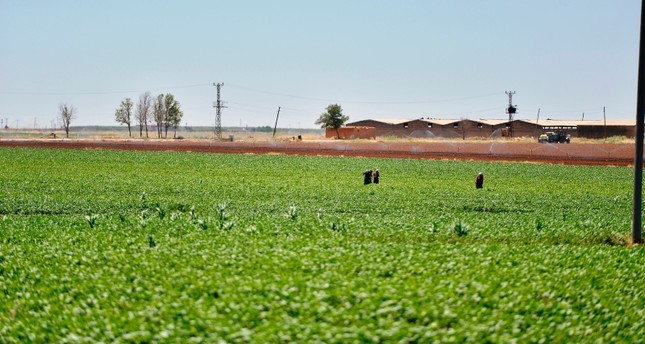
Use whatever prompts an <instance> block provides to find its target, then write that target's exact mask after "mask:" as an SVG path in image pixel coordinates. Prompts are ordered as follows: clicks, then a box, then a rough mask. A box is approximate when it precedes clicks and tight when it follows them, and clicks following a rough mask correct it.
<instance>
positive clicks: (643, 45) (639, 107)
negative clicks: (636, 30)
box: [632, 0, 645, 244]
mask: <svg viewBox="0 0 645 344" xmlns="http://www.w3.org/2000/svg"><path fill="white" fill-rule="evenodd" d="M644 20H645V0H644V1H641V22H640V24H641V25H640V26H641V27H640V36H639V37H640V42H639V48H638V86H637V87H638V90H637V92H636V140H635V141H636V142H635V147H634V150H635V154H634V201H633V206H634V207H633V210H632V243H633V244H642V243H643V237H642V236H641V231H642V223H643V222H642V218H641V216H642V213H643V211H642V208H641V207H642V204H643V141H644V139H643V134H644V133H645V23H643V21H644Z"/></svg>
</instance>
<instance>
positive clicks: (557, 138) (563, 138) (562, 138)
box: [538, 130, 571, 143]
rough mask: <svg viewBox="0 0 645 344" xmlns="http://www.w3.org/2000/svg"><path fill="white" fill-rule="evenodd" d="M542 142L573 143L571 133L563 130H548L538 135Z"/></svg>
mask: <svg viewBox="0 0 645 344" xmlns="http://www.w3.org/2000/svg"><path fill="white" fill-rule="evenodd" d="M538 142H540V143H546V142H548V143H571V135H569V134H567V133H566V132H564V131H562V130H558V131H547V132H546V133H544V134H542V135H540V137H538Z"/></svg>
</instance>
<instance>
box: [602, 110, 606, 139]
mask: <svg viewBox="0 0 645 344" xmlns="http://www.w3.org/2000/svg"><path fill="white" fill-rule="evenodd" d="M602 119H603V121H604V122H605V124H604V126H603V127H604V129H605V141H607V114H606V113H605V107H604V106H603V107H602Z"/></svg>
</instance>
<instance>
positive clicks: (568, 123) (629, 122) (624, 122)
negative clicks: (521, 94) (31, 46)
mask: <svg viewBox="0 0 645 344" xmlns="http://www.w3.org/2000/svg"><path fill="white" fill-rule="evenodd" d="M521 121H522V122H526V123H532V124H536V125H541V126H561V127H584V126H605V125H609V126H635V125H636V120H635V119H608V120H607V121H606V122H605V121H604V120H586V121H578V120H559V119H550V118H547V119H541V120H539V121H538V120H533V119H528V120H521Z"/></svg>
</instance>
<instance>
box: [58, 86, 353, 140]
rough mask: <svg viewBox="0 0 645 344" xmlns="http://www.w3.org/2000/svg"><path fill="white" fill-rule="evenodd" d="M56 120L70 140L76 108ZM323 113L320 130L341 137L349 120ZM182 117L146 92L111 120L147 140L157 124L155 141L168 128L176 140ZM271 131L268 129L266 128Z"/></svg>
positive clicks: (170, 100)
mask: <svg viewBox="0 0 645 344" xmlns="http://www.w3.org/2000/svg"><path fill="white" fill-rule="evenodd" d="M58 109H59V117H60V119H61V120H62V122H63V127H64V129H65V135H66V136H67V137H69V126H70V123H71V121H72V120H73V119H74V118H75V114H76V108H75V107H74V106H73V105H68V104H65V103H61V104H60V105H59V106H58ZM325 110H326V111H325V112H324V113H322V114H321V115H320V117H319V118H318V119H317V120H316V122H315V124H319V125H320V126H321V128H332V129H335V130H336V137H337V138H340V134H339V132H338V129H339V128H340V127H342V126H343V125H344V124H345V122H347V121H348V120H349V117H348V116H345V115H343V109H342V108H341V106H340V105H338V104H330V105H329V106H327V108H326V109H325ZM183 117H184V113H183V111H181V105H180V104H179V101H177V99H175V96H173V95H172V94H170V93H168V94H163V93H162V94H159V95H158V96H157V97H155V98H153V97H152V95H151V94H150V91H146V92H145V93H143V94H142V95H140V96H139V102H138V103H137V104H136V107H135V105H134V103H133V102H132V99H130V98H125V99H123V100H122V101H121V104H120V105H119V107H118V108H117V109H116V111H115V112H114V119H115V120H116V121H117V122H118V123H119V124H125V125H127V126H128V135H129V136H130V137H132V125H133V120H134V124H135V125H137V126H139V137H143V133H144V132H145V135H146V138H148V137H149V131H148V129H149V127H148V125H149V124H152V123H154V124H156V131H157V137H158V138H168V129H169V128H173V138H177V128H178V127H179V125H180V124H181V119H182V118H183ZM268 128H269V129H271V127H268Z"/></svg>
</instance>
